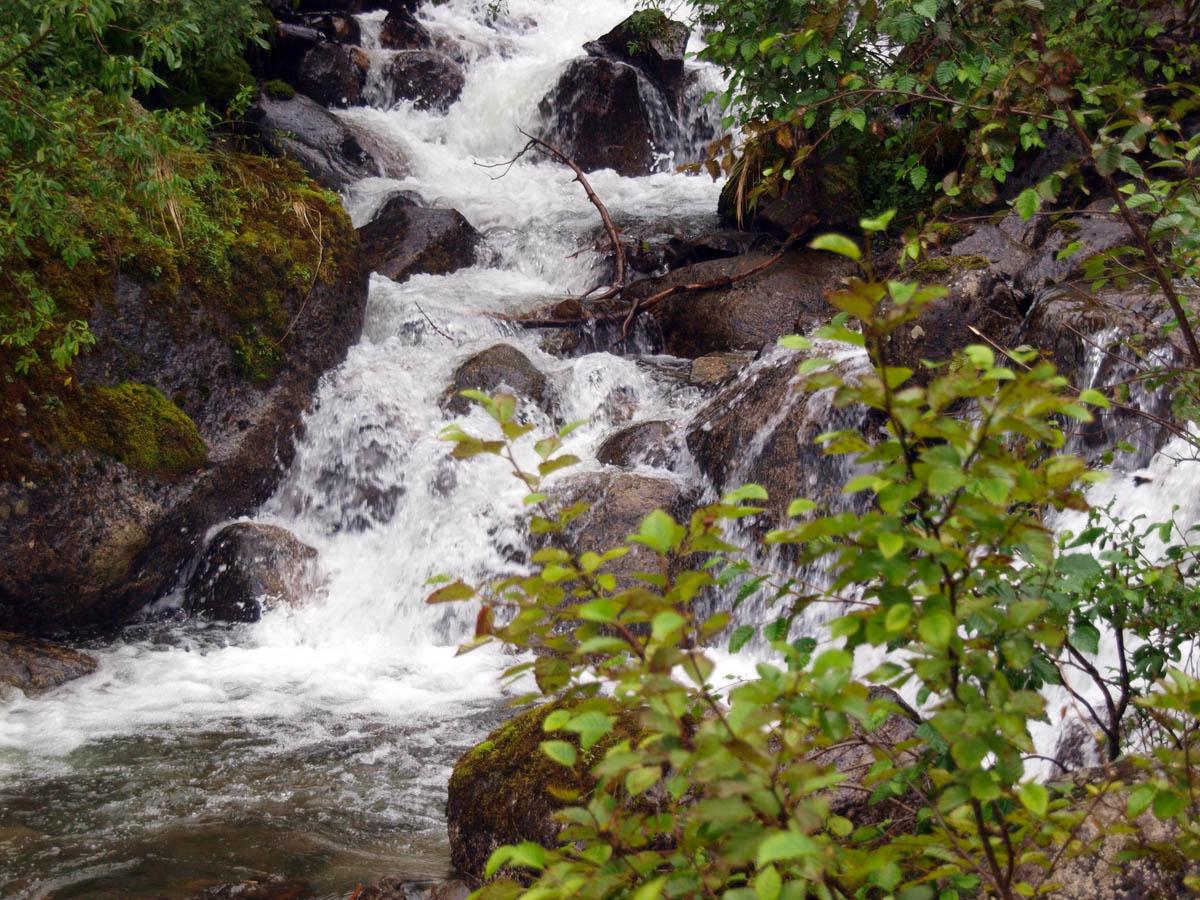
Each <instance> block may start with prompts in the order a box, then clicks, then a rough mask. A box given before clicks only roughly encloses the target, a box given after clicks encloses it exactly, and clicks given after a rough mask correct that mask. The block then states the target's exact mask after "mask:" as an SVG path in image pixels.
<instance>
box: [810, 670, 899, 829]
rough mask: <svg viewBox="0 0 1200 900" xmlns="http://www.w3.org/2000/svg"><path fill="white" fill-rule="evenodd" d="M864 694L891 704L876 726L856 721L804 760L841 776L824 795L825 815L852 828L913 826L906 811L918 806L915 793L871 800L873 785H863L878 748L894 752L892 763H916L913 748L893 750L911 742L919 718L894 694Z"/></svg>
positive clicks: (885, 690) (876, 689)
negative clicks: (839, 818) (837, 738)
mask: <svg viewBox="0 0 1200 900" xmlns="http://www.w3.org/2000/svg"><path fill="white" fill-rule="evenodd" d="M869 697H870V699H871V700H873V701H876V702H883V703H887V704H889V705H890V706H892V707H894V708H895V711H894V712H892V713H891V714H890V715H889V716H888V717H887V718H886V719H884V720H883V722H882V724H880V725H879V727H877V728H875V729H874V730H873V731H870V732H868V731H866V730H865V729H863V728H862V727H861V726H860V725H857V724H856V725H855V727H854V730H853V731H852V733H851V734H850V736H849V737H847V738H846V739H845V740H843V741H839V742H838V743H837V744H836V745H835V746H833V747H830V748H827V749H824V750H820V751H817V752H814V753H810V754H809V755H808V757H807V758H808V759H809V760H811V761H812V762H815V763H817V764H819V765H825V766H832V767H833V769H834V770H835V771H837V772H840V773H842V774H843V775H844V776H845V781H843V782H841V783H840V784H838V785H837V786H836V787H834V788H831V789H830V790H829V791H827V792H826V793H825V800H826V802H827V803H828V804H829V812H830V814H831V815H836V816H843V817H844V818H847V819H849V820H850V821H851V822H852V823H853V824H854V826H855V827H856V828H864V827H867V826H870V825H879V824H881V823H885V822H888V823H890V824H889V829H890V830H893V831H895V830H898V829H903V828H911V827H915V826H916V824H917V823H916V820H915V816H914V813H913V812H912V810H914V809H917V808H919V807H920V805H921V801H920V799H919V798H918V797H916V796H915V793H914V795H913V796H912V797H909V796H905V797H900V798H898V801H899V802H896V801H893V800H890V799H883V800H880V801H878V802H871V795H872V789H873V787H874V786H873V785H868V784H867V776H868V774H869V772H870V770H871V767H872V766H873V765H874V764H875V761H876V760H877V759H879V756H878V753H879V748H882V749H883V751H884V752H885V753H887V752H888V751H890V752H891V754H892V755H894V758H895V760H896V764H897V766H905V765H911V764H912V763H914V762H916V757H915V754H914V751H912V750H898V749H897V748H898V747H900V745H902V744H904V743H905V742H906V741H909V740H912V738H913V737H914V735H915V734H916V730H917V727H918V726H919V725H920V724H921V717H920V716H918V715H917V713H916V711H915V710H914V709H913V708H912V707H910V706H909V705H908V704H907V703H905V702H904V700H902V699H901V697H900V695H899V694H897V693H896V692H895V691H893V690H891V689H890V688H885V687H872V688H871V689H870V693H869Z"/></svg>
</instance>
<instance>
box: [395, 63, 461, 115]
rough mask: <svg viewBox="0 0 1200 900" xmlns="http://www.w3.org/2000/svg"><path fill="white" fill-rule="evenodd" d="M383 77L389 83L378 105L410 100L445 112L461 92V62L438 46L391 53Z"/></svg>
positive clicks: (417, 105)
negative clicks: (453, 58) (440, 51)
mask: <svg viewBox="0 0 1200 900" xmlns="http://www.w3.org/2000/svg"><path fill="white" fill-rule="evenodd" d="M382 65H383V72H382V74H381V81H382V83H383V84H384V85H386V90H385V91H383V92H382V94H381V96H380V97H379V98H378V99H377V101H376V104H375V105H379V106H383V107H385V108H386V107H391V106H393V105H395V104H396V103H398V102H400V101H403V100H410V101H412V104H413V106H414V107H416V108H417V109H431V110H436V111H438V112H445V111H446V110H447V109H449V108H450V107H451V105H453V104H454V103H455V102H456V101H457V100H458V98H459V97H460V96H462V91H463V85H465V84H466V76H465V75H464V74H463V70H462V66H460V65H459V64H458V63H456V62H455V61H454V60H452V59H451V58H450V57H448V56H447V55H446V54H444V53H439V52H438V51H436V50H406V51H402V52H400V53H396V54H394V55H393V56H391V57H389V58H388V59H387V61H386V62H385V63H383V64H382Z"/></svg>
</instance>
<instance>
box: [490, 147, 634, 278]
mask: <svg viewBox="0 0 1200 900" xmlns="http://www.w3.org/2000/svg"><path fill="white" fill-rule="evenodd" d="M521 134H522V135H524V136H525V137H526V138H528V139H529V142H528V143H527V144H526V145H525V147H524V148H523V149H522V150H521V152H520V153H518V154H517V155H516V156H514V157H513V158H512V159H510V160H507V161H506V162H503V163H496V164H491V165H486V164H483V163H476V165H477V166H479V167H480V168H483V169H496V168H500V167H501V166H503V167H504V172H502V173H501V174H500V175H497V176H496V178H503V177H504V176H505V175H507V174H508V172H509V170H510V169H511V168H512V167H513V164H514V163H516V161H517V160H518V159H520V158H521V157H522V156H524V155H525V154H526V153H528V152H529V151H530V150H540V151H541V152H542V153H545V154H546V155H547V156H549V157H550V158H551V159H553V160H555V161H556V162H560V163H562V164H563V165H564V166H566V167H567V168H568V169H570V170H571V171H572V172H574V173H575V180H576V181H578V182H579V184H580V186H581V187H582V188H583V191H584V193H585V194H587V198H588V200H589V201H591V204H592V206H594V207H596V212H598V213H600V221H601V222H603V223H604V230H605V232H606V233H607V234H608V240H609V242H610V243H611V244H612V248H613V260H614V263H615V265H616V280H615V281H614V283H613V284H612V285H610V286H609V288H608V290H606V291H605V292H604V293H603V294H600V295H599V296H597V297H594V298H593V301H599V300H607V299H609V298H610V297H616V296H618V295H619V294H620V293H621V292H622V291H623V290H625V284H626V282H627V280H628V276H627V269H626V265H625V248H624V247H622V246H621V237H620V235H619V234H618V233H617V227H616V225H614V224H613V220H612V215H611V214H610V213H609V211H608V207H607V206H605V205H604V201H603V200H601V199H600V197H599V195H597V194H596V191H595V190H594V189H593V188H592V183H591V182H590V181H588V179H587V175H585V174H584V172H583V169H581V168H579V165H578V163H576V162H575V160H573V159H571V158H570V157H569V156H567V154H565V153H563V152H562V151H561V150H559V149H558V148H557V147H555V146H554V145H553V144H550V143H548V142H546V141H544V140H542V139H541V138H539V137H534V136H533V135H532V134H530V133H529V132H527V131H525V130H524V129H521Z"/></svg>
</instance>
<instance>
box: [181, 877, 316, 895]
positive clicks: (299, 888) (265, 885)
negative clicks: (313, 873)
mask: <svg viewBox="0 0 1200 900" xmlns="http://www.w3.org/2000/svg"><path fill="white" fill-rule="evenodd" d="M315 896H316V893H315V892H314V891H313V889H312V886H311V885H310V884H309V883H308V882H307V881H301V880H299V879H284V878H266V879H262V880H257V881H239V882H237V883H229V884H218V885H213V886H212V887H210V888H206V889H205V890H203V891H201V892H200V893H199V894H198V895H197V896H196V900H309V898H312V897H315Z"/></svg>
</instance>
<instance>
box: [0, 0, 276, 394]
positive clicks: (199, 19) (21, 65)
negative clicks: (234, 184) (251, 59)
mask: <svg viewBox="0 0 1200 900" xmlns="http://www.w3.org/2000/svg"><path fill="white" fill-rule="evenodd" d="M265 27H266V19H265V12H264V10H263V8H262V7H261V6H260V5H259V4H257V3H245V2H242V0H180V2H172V3H160V2H155V0H99V2H96V0H12V2H7V3H5V4H3V7H2V8H0V196H3V197H4V198H5V202H4V204H3V205H2V206H0V294H2V295H3V297H2V299H0V347H7V348H9V354H8V355H10V356H11V357H12V359H13V362H12V365H13V366H14V368H15V369H16V371H17V372H19V373H24V372H28V371H29V370H30V369H31V368H32V367H33V366H35V365H37V364H39V363H42V362H47V361H49V362H52V363H53V365H54V366H55V367H56V368H58V369H60V370H61V369H65V368H66V367H67V366H68V365H69V364H70V362H71V360H72V359H73V358H74V356H75V354H76V353H77V352H79V350H80V349H81V348H83V347H86V346H87V345H88V344H89V343H90V341H91V335H90V333H89V332H88V330H87V326H86V322H85V321H83V320H82V319H80V318H78V317H71V316H70V312H69V310H67V309H64V308H63V307H64V304H62V303H60V299H61V298H59V297H57V296H55V294H54V292H53V291H51V290H48V289H47V288H46V286H45V284H44V283H43V281H42V279H41V278H40V277H39V269H40V268H41V267H42V266H43V265H44V264H47V263H49V264H55V265H58V264H61V265H62V266H65V267H66V268H68V269H70V268H73V267H75V266H76V265H78V264H79V263H81V262H82V261H84V260H88V259H92V258H94V257H95V256H96V255H97V254H98V253H105V252H110V251H111V250H112V245H113V244H114V243H120V242H122V241H128V239H129V237H130V236H131V235H134V237H135V239H136V240H142V241H145V242H151V243H153V242H155V241H156V240H157V241H162V240H167V241H170V240H177V241H181V242H182V239H183V236H184V234H185V233H187V232H189V230H190V229H191V228H192V226H193V224H195V223H194V222H193V221H192V219H191V218H189V215H188V209H189V207H190V206H191V205H193V204H192V203H191V201H192V200H193V199H194V197H195V195H196V194H197V193H198V192H200V191H202V190H203V187H202V185H203V182H204V181H205V179H210V178H211V176H212V171H211V169H209V168H208V167H206V166H203V165H201V166H199V167H198V168H197V167H195V166H191V167H190V168H191V169H192V171H190V172H189V173H188V174H186V175H185V174H182V173H181V171H180V166H181V159H180V157H181V155H184V156H186V154H187V152H188V151H190V150H192V149H194V148H199V147H203V146H204V145H205V143H206V142H207V139H208V138H207V130H208V128H209V127H210V126H211V124H212V123H213V118H212V114H211V113H210V112H209V111H208V110H207V109H206V108H205V107H204V105H203V104H200V105H197V106H194V107H193V108H190V109H173V108H163V109H158V110H154V111H149V110H147V109H146V108H145V106H144V104H143V103H142V102H139V101H146V102H147V103H149V102H151V101H155V100H162V99H163V98H165V97H170V96H175V95H178V94H179V93H180V92H184V93H188V92H190V93H191V94H195V93H196V92H197V90H198V89H199V85H200V83H201V82H202V81H203V80H204V79H205V78H207V77H209V76H210V75H211V73H212V72H214V71H216V70H217V69H222V68H223V69H226V70H231V69H236V68H237V64H238V62H239V61H240V60H241V53H242V50H243V48H244V46H245V45H246V43H247V42H248V41H259V42H261V37H260V35H261V33H262V32H263V30H264V28H265ZM135 232H140V236H138V235H135ZM106 245H107V246H106ZM31 260H32V261H34V264H33V265H31V264H30V261H31ZM47 357H48V360H47Z"/></svg>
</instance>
